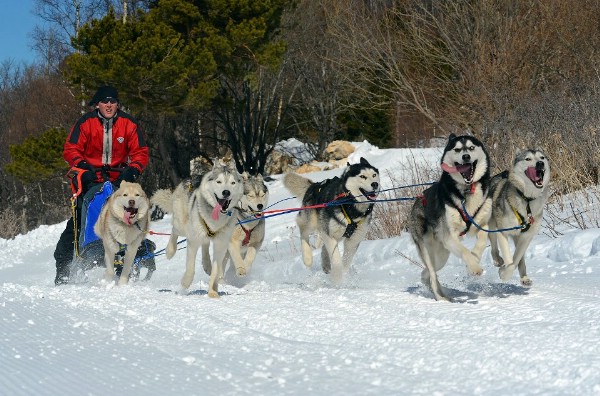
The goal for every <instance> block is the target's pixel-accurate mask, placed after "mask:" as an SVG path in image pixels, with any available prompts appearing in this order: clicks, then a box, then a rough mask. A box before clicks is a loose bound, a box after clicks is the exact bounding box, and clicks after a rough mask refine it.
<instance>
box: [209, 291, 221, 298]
mask: <svg viewBox="0 0 600 396" xmlns="http://www.w3.org/2000/svg"><path fill="white" fill-rule="evenodd" d="M208 297H210V298H219V293H218V292H217V291H215V290H209V291H208Z"/></svg>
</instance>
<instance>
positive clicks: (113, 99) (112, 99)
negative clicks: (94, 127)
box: [100, 98, 118, 104]
mask: <svg viewBox="0 0 600 396" xmlns="http://www.w3.org/2000/svg"><path fill="white" fill-rule="evenodd" d="M117 102H118V100H117V99H115V98H106V99H102V100H101V101H100V103H102V104H108V103H111V104H115V103H117Z"/></svg>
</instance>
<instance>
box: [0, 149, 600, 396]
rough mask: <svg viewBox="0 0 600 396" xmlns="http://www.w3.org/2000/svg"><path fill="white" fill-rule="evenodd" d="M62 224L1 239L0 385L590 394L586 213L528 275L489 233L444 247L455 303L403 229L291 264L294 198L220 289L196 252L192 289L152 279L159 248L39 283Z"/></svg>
mask: <svg viewBox="0 0 600 396" xmlns="http://www.w3.org/2000/svg"><path fill="white" fill-rule="evenodd" d="M380 161H381V162H383V161H384V157H383V156H382V158H380ZM388 162H390V163H391V162H392V161H389V160H388ZM269 187H270V189H271V194H272V200H273V202H275V201H277V200H278V199H282V198H283V197H285V192H284V191H283V190H282V188H281V186H280V184H279V182H274V183H272V184H271V185H270V186H269ZM285 205H292V206H293V204H290V203H289V202H286V203H285ZM168 220H169V219H168V218H166V219H165V220H162V221H159V222H155V223H153V224H152V225H151V228H152V229H153V230H155V231H158V232H169V230H170V229H169V224H168ZM63 227H64V223H62V224H58V225H52V226H43V227H40V228H39V229H37V230H34V231H32V232H30V233H29V234H27V235H21V236H18V237H17V238H15V239H14V240H10V241H6V240H0V340H1V342H0V373H1V374H0V395H11V396H12V395H66V396H71V395H73V396H75V395H107V394H111V395H134V396H135V395H170V394H185V395H205V394H208V393H211V394H222V395H328V396H329V395H378V396H379V395H401V394H423V395H432V394H436V395H474V394H475V395H507V394H510V395H600V256H598V252H597V251H596V250H600V249H597V248H596V246H600V243H599V242H597V241H600V230H598V229H594V230H586V231H573V232H568V233H566V234H565V235H564V236H562V237H560V238H556V239H552V238H548V237H546V236H543V235H540V236H538V237H537V238H536V239H535V240H534V243H533V244H532V246H531V247H530V250H529V251H528V253H527V255H526V259H527V266H528V269H529V274H530V276H531V278H532V280H533V282H534V284H533V287H532V288H530V289H526V288H523V287H521V286H520V285H519V282H518V278H517V276H515V277H514V279H512V280H511V281H510V282H506V283H503V282H500V280H499V279H498V274H497V269H496V268H495V267H493V265H492V264H491V259H490V256H489V249H487V250H486V252H485V253H484V257H483V263H482V264H483V267H484V270H485V272H484V274H483V276H482V277H481V278H479V279H477V278H473V277H470V276H467V275H466V271H465V268H464V265H463V264H461V263H460V262H459V260H458V259H456V258H451V259H450V260H449V262H448V264H447V265H446V267H445V268H444V270H442V271H441V272H440V281H441V283H442V284H443V285H445V286H447V287H448V288H450V289H451V294H452V295H453V296H455V297H457V300H458V301H459V302H457V303H454V304H452V303H444V302H436V301H434V300H433V298H432V295H431V293H430V292H429V291H427V290H426V289H425V288H424V287H422V286H421V285H420V269H419V268H418V267H417V266H415V265H413V264H411V263H410V262H409V260H408V259H407V258H406V257H408V258H414V257H416V253H415V248H414V245H413V244H412V242H411V240H410V237H409V236H408V235H402V236H400V237H396V238H390V239H385V240H376V241H365V242H364V243H363V244H362V245H361V246H360V248H359V250H358V253H357V256H356V259H355V270H356V272H355V274H353V276H352V277H351V278H350V279H348V280H346V281H345V282H344V283H343V284H342V285H340V286H334V285H332V284H331V282H330V280H329V278H328V277H327V276H326V275H324V274H323V273H322V272H320V270H319V265H320V264H319V263H320V259H319V258H318V255H317V256H316V259H315V268H313V269H311V270H308V269H306V268H304V266H303V264H302V260H301V258H300V253H299V247H298V235H297V231H296V229H295V227H294V225H293V215H290V216H288V217H286V216H279V217H276V218H273V219H272V220H271V221H270V223H269V226H268V227H267V238H266V240H265V244H264V246H263V249H262V250H261V252H260V253H259V255H258V258H257V261H256V262H255V264H254V266H253V268H252V271H251V272H250V275H249V276H248V278H246V279H236V278H235V277H232V276H230V275H228V276H227V281H228V285H226V286H224V287H223V288H222V290H223V291H224V292H225V293H226V294H225V295H224V296H222V297H221V298H220V299H217V300H215V299H210V298H208V297H207V296H206V295H205V294H204V293H205V292H206V289H207V285H206V282H207V280H208V277H207V276H206V275H205V274H204V273H203V272H202V269H201V266H198V271H197V274H196V278H195V282H194V283H193V284H192V288H191V289H192V290H199V292H198V293H196V294H191V295H187V296H181V295H177V294H175V293H171V292H161V291H160V290H164V289H171V290H175V289H176V288H177V285H178V283H179V280H180V278H181V275H182V273H183V269H184V260H185V252H184V251H180V252H178V253H177V254H176V255H175V257H174V258H173V259H172V260H166V259H165V258H164V256H159V257H157V271H156V272H155V274H154V276H153V278H152V279H151V280H150V281H149V282H147V283H141V282H140V283H134V284H131V285H129V286H125V287H115V288H107V287H106V286H105V285H104V284H102V283H101V282H100V281H99V280H100V278H101V271H102V270H101V269H95V270H93V271H91V272H90V273H89V279H90V281H89V283H86V284H81V285H67V286H63V287H54V285H53V278H54V268H53V266H54V262H53V259H52V252H53V250H54V246H55V244H56V241H57V239H58V236H59V235H60V232H61V231H62V229H63ZM151 239H153V240H154V241H155V242H156V244H157V246H158V248H159V249H160V248H162V247H164V246H165V244H166V237H164V236H152V237H151ZM399 251H401V252H402V254H403V255H404V256H405V257H403V256H401V255H399V254H398V252H399Z"/></svg>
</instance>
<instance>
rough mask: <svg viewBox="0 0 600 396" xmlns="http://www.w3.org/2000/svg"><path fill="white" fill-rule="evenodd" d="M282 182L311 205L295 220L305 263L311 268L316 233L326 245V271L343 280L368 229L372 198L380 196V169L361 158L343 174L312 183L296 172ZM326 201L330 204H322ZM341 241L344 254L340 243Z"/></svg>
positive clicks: (324, 253)
mask: <svg viewBox="0 0 600 396" xmlns="http://www.w3.org/2000/svg"><path fill="white" fill-rule="evenodd" d="M283 183H284V185H285V187H286V188H287V189H288V190H290V191H291V192H292V194H294V195H296V196H297V197H298V198H300V199H302V206H303V207H308V209H304V210H301V211H300V212H299V213H298V217H297V219H296V223H297V224H298V228H299V229H300V239H301V244H302V258H303V260H304V265H306V266H307V267H309V268H310V267H312V263H313V255H312V248H311V246H310V243H309V237H310V235H311V234H312V233H315V232H316V233H318V234H319V237H320V239H321V241H322V242H323V244H324V249H323V248H322V250H321V265H322V267H323V271H325V272H326V273H329V272H331V273H332V276H333V279H334V281H336V282H339V281H341V280H342V279H343V276H344V275H345V274H346V273H347V272H348V270H349V269H350V266H351V264H352V259H353V257H354V254H355V253H356V250H357V249H358V246H359V244H360V243H361V242H362V241H363V240H364V239H365V236H366V235H367V231H368V230H369V224H370V223H371V218H372V212H373V205H374V204H373V203H372V202H371V201H374V200H375V199H376V198H377V195H378V193H379V189H380V183H379V170H378V169H377V168H375V167H374V166H372V165H371V164H370V163H369V162H368V161H367V160H366V159H364V158H361V159H360V162H359V163H358V164H352V165H349V166H348V167H347V168H346V169H345V170H344V172H343V174H342V175H341V176H340V177H334V178H332V179H326V180H324V181H322V182H320V183H313V182H312V181H310V180H309V179H307V178H305V177H302V176H299V175H298V174H296V173H288V174H286V175H285V178H284V180H283ZM327 203H330V204H329V205H325V206H322V205H321V204H327ZM342 240H344V253H343V256H342V255H341V254H340V246H339V244H340V242H341V241H342Z"/></svg>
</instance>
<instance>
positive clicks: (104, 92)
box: [88, 85, 119, 106]
mask: <svg viewBox="0 0 600 396" xmlns="http://www.w3.org/2000/svg"><path fill="white" fill-rule="evenodd" d="M106 98H113V99H116V100H117V101H118V100H119V93H118V92H117V90H116V89H115V88H114V87H111V86H109V85H105V86H103V87H100V88H98V90H97V91H96V93H95V94H94V97H93V98H92V100H90V102H89V103H88V106H95V105H96V104H97V103H98V102H100V101H101V100H104V99H106Z"/></svg>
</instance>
